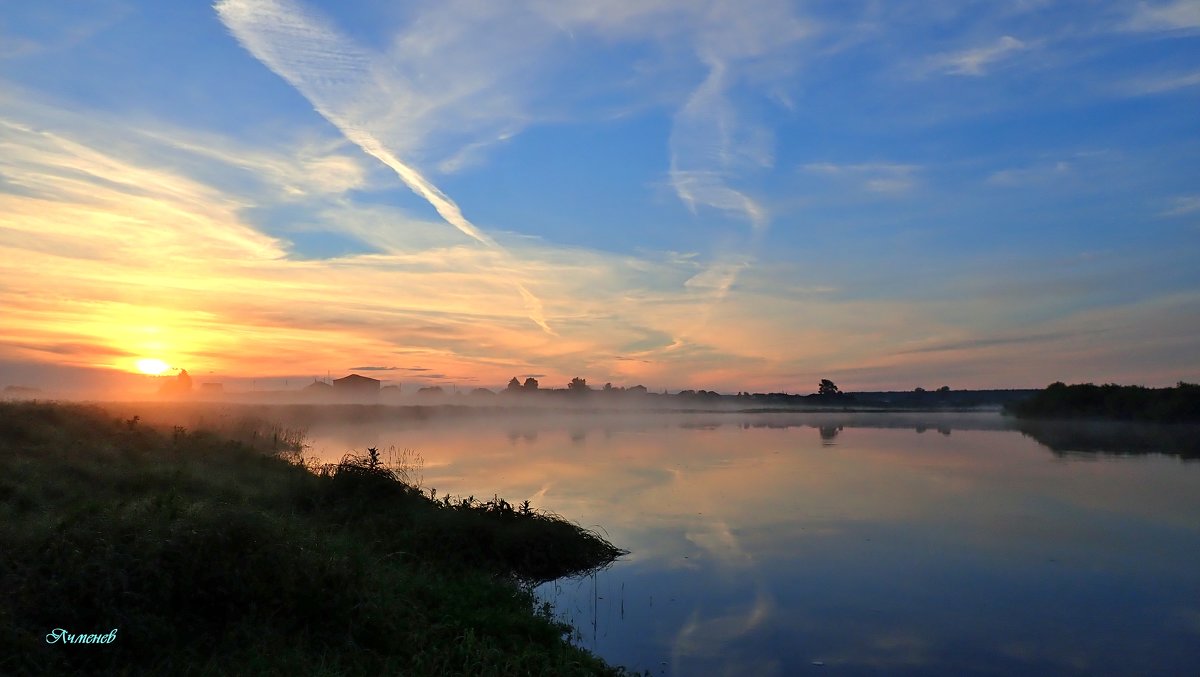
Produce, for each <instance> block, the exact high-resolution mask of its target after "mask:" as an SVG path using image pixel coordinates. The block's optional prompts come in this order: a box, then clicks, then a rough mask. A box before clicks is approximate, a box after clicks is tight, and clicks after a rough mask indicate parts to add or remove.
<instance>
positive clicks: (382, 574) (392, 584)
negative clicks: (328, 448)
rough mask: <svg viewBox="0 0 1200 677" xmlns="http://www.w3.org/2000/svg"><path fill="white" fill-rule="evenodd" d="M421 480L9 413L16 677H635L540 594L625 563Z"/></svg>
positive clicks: (110, 421) (6, 577) (7, 666)
mask: <svg viewBox="0 0 1200 677" xmlns="http://www.w3.org/2000/svg"><path fill="white" fill-rule="evenodd" d="M259 439H260V440H261V441H262V442H264V443H265V442H266V441H267V440H268V439H271V443H272V444H273V445H275V446H278V445H279V444H280V440H279V438H278V436H276V437H274V438H268V437H266V436H263V437H260V438H259ZM289 443H290V442H289ZM401 470H402V469H401ZM401 480H403V477H401V476H400V475H399V474H398V473H397V471H396V470H395V469H390V468H385V467H382V466H381V465H379V464H378V462H377V461H376V462H373V461H372V459H371V458H370V457H369V456H364V457H360V458H348V459H345V460H344V462H343V463H342V464H336V465H332V466H327V467H325V468H324V469H322V470H321V471H319V472H316V473H314V472H311V471H310V470H309V469H306V468H304V467H302V466H300V465H297V464H296V463H289V462H288V461H286V460H284V459H281V458H279V457H277V456H273V455H269V454H266V453H264V451H263V449H261V448H254V447H252V446H250V445H249V444H246V443H245V442H237V441H232V440H229V439H227V438H223V437H221V436H219V435H217V434H214V433H212V432H207V431H192V430H187V429H184V428H181V427H173V428H170V429H161V428H156V427H151V426H147V425H145V424H143V423H142V422H141V421H140V420H139V419H138V417H137V416H136V415H135V416H131V417H129V418H124V419H118V418H114V417H112V416H111V415H110V414H109V413H107V412H106V411H104V410H102V409H100V408H98V407H94V406H82V405H71V404H56V403H45V402H18V403H0V585H3V588H4V589H5V590H6V595H5V596H4V598H3V599H2V600H0V672H2V673H4V674H47V671H50V672H59V673H61V674H70V673H79V672H80V671H84V672H88V673H93V674H141V673H156V674H203V675H208V674H213V675H216V674H251V673H253V674H318V675H349V674H368V673H370V674H478V675H517V674H522V675H525V674H565V675H618V674H626V671H625V670H624V669H623V668H619V667H613V666H609V665H607V664H605V663H604V662H603V661H602V660H600V659H599V658H597V657H596V656H594V655H592V654H590V653H589V652H587V651H585V650H583V649H581V648H579V647H576V646H575V645H573V644H572V643H571V642H570V641H569V637H570V634H571V632H572V629H571V628H570V626H568V625H566V624H564V623H561V622H559V621H557V620H555V619H554V617H553V615H552V610H551V609H550V608H549V607H547V606H542V607H538V606H537V605H536V604H535V602H534V598H533V596H532V594H531V588H532V585H533V584H534V583H536V582H539V581H540V580H546V579H547V577H557V576H559V575H571V574H576V575H578V574H582V573H587V572H588V571H590V570H594V569H596V568H601V567H603V566H606V565H607V564H609V563H611V562H612V561H613V560H614V559H615V558H616V557H617V556H619V555H620V554H622V553H621V551H620V550H618V549H617V548H616V547H615V546H613V545H612V544H611V543H608V542H607V541H606V540H604V539H603V538H601V537H600V536H598V535H597V534H595V533H594V532H590V531H588V530H585V529H582V528H580V527H578V526H577V525H574V524H571V523H570V522H568V521H566V520H563V519H562V518H559V517H557V516H554V515H550V514H546V513H542V512H540V511H537V510H535V509H533V508H532V507H531V506H528V505H527V504H526V505H513V504H510V503H508V502H507V501H503V500H502V499H499V498H494V499H493V500H491V501H476V500H473V499H471V500H468V499H450V498H448V497H442V498H441V500H436V501H435V500H433V498H432V497H431V496H428V495H426V494H425V493H424V492H423V491H422V490H421V489H420V487H415V486H412V485H409V484H406V483H405V482H403V481H401ZM60 629H61V630H63V631H64V632H66V633H70V634H78V635H88V634H108V633H111V631H113V630H116V631H117V632H116V633H114V634H113V635H112V636H113V637H114V641H112V642H108V643H103V644H100V643H89V644H87V645H76V644H64V643H61V642H50V641H49V640H48V639H47V638H48V637H53V636H55V633H56V631H57V630H60Z"/></svg>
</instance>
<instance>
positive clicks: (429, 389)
mask: <svg viewBox="0 0 1200 677" xmlns="http://www.w3.org/2000/svg"><path fill="white" fill-rule="evenodd" d="M445 393H446V391H445V390H443V389H442V387H441V386H425V387H424V388H421V389H419V390H417V394H418V395H424V396H426V397H428V396H430V395H444V394H445Z"/></svg>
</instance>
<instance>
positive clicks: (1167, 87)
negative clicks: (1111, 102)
mask: <svg viewBox="0 0 1200 677" xmlns="http://www.w3.org/2000/svg"><path fill="white" fill-rule="evenodd" d="M1196 86H1200V71H1193V72H1191V73H1176V74H1174V75H1157V74H1156V75H1154V76H1143V77H1139V78H1136V79H1132V80H1126V81H1125V82H1122V83H1119V84H1117V85H1115V86H1114V87H1113V90H1114V91H1115V92H1116V93H1117V94H1119V95H1122V96H1150V95H1154V94H1164V93H1166V92H1173V91H1176V90H1179V89H1187V88H1189V87H1196Z"/></svg>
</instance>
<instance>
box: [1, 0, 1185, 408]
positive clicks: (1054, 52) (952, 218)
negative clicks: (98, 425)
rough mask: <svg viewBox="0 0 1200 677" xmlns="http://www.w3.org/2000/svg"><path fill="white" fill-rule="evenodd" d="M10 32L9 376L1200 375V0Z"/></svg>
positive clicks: (952, 2)
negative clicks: (162, 370)
mask: <svg viewBox="0 0 1200 677" xmlns="http://www.w3.org/2000/svg"><path fill="white" fill-rule="evenodd" d="M0 17H2V18H0V308H2V309H3V312H2V314H0V386H3V385H26V386H35V387H51V388H59V389H70V388H88V387H91V388H98V387H103V386H105V385H106V384H117V383H120V384H125V385H130V384H132V386H131V387H143V386H144V387H149V386H150V385H152V381H153V379H152V377H148V376H145V375H139V367H138V363H139V361H140V360H146V359H153V360H162V361H163V362H164V363H165V364H167V365H170V366H171V367H172V368H173V369H176V370H177V369H187V370H188V371H189V373H191V374H192V375H193V376H194V377H199V378H200V379H201V380H209V381H216V382H224V383H227V384H231V385H233V386H235V387H236V386H238V385H239V384H246V383H252V384H255V387H259V385H260V384H261V385H262V386H264V387H265V386H267V385H270V386H271V387H280V386H284V385H287V386H289V387H299V386H300V385H303V384H304V383H306V382H310V381H311V380H312V379H313V378H314V377H322V378H323V377H325V376H326V375H327V374H330V375H332V376H334V377H338V376H341V375H344V374H346V373H350V372H352V371H353V372H357V373H360V374H363V375H368V376H374V377H377V378H380V379H383V380H385V381H387V382H389V383H401V384H403V385H404V386H405V387H412V386H416V385H455V386H458V387H480V386H482V387H497V386H503V385H504V384H505V383H506V382H507V381H508V379H509V378H511V377H512V376H518V377H520V378H522V379H523V378H525V377H527V376H533V377H535V378H537V379H538V380H539V381H540V382H541V383H542V385H543V387H562V386H564V385H565V384H566V382H567V381H568V380H570V378H571V377H573V376H581V377H583V378H586V379H587V380H588V382H589V383H590V384H593V385H600V384H603V383H605V382H612V383H613V384H614V385H634V384H643V385H646V386H647V387H649V388H651V389H653V390H660V389H664V388H666V389H671V390H675V389H682V388H704V389H712V390H719V391H722V392H737V391H740V390H750V391H756V392H766V391H784V392H799V393H807V392H813V391H814V390H815V389H816V384H817V382H818V381H819V380H820V379H821V378H831V379H833V380H834V381H836V382H837V383H838V385H839V386H841V387H842V389H843V390H885V389H886V390H911V389H913V388H915V387H925V388H936V387H940V386H942V385H949V386H950V387H952V388H954V389H960V388H990V387H999V388H1021V387H1042V386H1045V385H1046V384H1048V383H1050V382H1052V381H1056V380H1062V381H1065V382H1069V383H1070V382H1087V381H1091V382H1119V383H1137V384H1143V385H1151V386H1166V385H1173V384H1174V383H1175V382H1177V381H1180V380H1185V381H1200V265H1197V261H1198V260H1200V3H1197V2H1195V0H1156V1H1150V0H1147V1H1144V2H1132V1H1131V2H1115V3H1105V2H1094V1H1091V0H1057V1H1056V0H1007V1H1003V2H1000V1H986V0H919V1H916V0H914V1H905V0H895V1H890V2H882V1H873V0H860V1H854V0H847V1H843V0H837V1H835V0H822V1H814V2H783V1H776V0H755V1H754V2H741V1H737V0H733V1H722V0H527V1H516V0H514V1H512V2H502V3H497V2H491V1H487V0H438V1H436V2H395V1H394V0H363V1H359V2H344V3H343V2H338V3H332V2H324V3H318V2H313V1H311V0H310V1H307V2H302V1H299V0H221V1H220V2H217V3H216V4H215V5H214V4H211V3H209V2H190V1H183V2H170V3H163V2H150V1H145V2H138V1H135V0H120V1H118V0H96V1H94V2H88V3H76V2H65V1H56V0H48V1H46V2H36V3H34V2H14V1H8V0H5V1H4V2H3V11H2V12H0ZM168 373H173V372H168Z"/></svg>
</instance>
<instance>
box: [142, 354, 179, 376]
mask: <svg viewBox="0 0 1200 677" xmlns="http://www.w3.org/2000/svg"><path fill="white" fill-rule="evenodd" d="M137 368H138V371H140V372H142V373H143V374H150V375H151V376H158V375H159V374H162V373H163V372H165V371H167V370H168V369H170V368H171V365H169V364H167V363H166V362H163V361H162V360H160V359H158V358H154V357H147V358H144V359H141V360H138V361H137Z"/></svg>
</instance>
